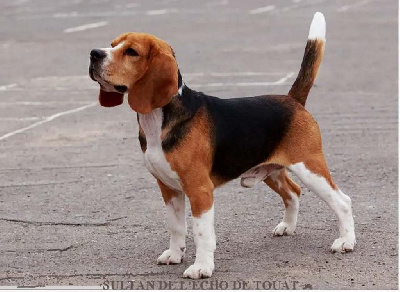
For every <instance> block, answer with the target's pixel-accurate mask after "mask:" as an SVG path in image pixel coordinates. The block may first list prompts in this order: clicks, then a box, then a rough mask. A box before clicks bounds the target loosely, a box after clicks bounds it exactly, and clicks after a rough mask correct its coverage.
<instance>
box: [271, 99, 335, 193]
mask: <svg viewBox="0 0 400 292" xmlns="http://www.w3.org/2000/svg"><path fill="white" fill-rule="evenodd" d="M299 162H303V163H304V164H305V166H306V167H307V169H309V170H310V171H311V172H313V173H316V174H318V175H320V176H322V177H324V178H325V179H326V180H327V181H328V182H329V184H330V185H331V187H332V188H333V189H337V187H336V185H335V184H334V182H333V180H332V177H331V174H330V172H329V169H328V167H327V165H326V161H325V158H324V154H323V151H322V140H321V133H320V130H319V127H318V124H317V122H316V121H315V120H314V118H313V117H312V116H311V114H310V113H309V112H307V111H306V110H305V109H304V108H303V107H302V106H300V105H298V106H297V107H296V112H295V114H294V115H293V119H292V122H291V125H290V127H289V131H288V133H287V134H286V136H285V138H284V139H283V140H282V142H281V143H280V145H279V146H278V147H277V149H276V150H275V152H274V155H273V156H272V157H271V158H270V159H268V163H275V164H279V165H282V166H286V167H287V166H290V165H292V164H295V163H299Z"/></svg>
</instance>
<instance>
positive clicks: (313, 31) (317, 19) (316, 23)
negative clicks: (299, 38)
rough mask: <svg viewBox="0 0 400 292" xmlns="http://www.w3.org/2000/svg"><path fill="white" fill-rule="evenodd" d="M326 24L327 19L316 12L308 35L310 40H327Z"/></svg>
mask: <svg viewBox="0 0 400 292" xmlns="http://www.w3.org/2000/svg"><path fill="white" fill-rule="evenodd" d="M325 33H326V24H325V17H324V15H323V14H322V13H321V12H316V13H315V14H314V18H313V20H312V22H311V25H310V32H309V34H308V39H309V40H314V39H320V40H325Z"/></svg>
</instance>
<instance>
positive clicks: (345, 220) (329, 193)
mask: <svg viewBox="0 0 400 292" xmlns="http://www.w3.org/2000/svg"><path fill="white" fill-rule="evenodd" d="M288 169H289V170H291V171H292V172H293V173H294V174H296V176H297V177H298V178H299V179H300V180H301V181H302V182H303V183H304V184H305V185H306V186H307V187H308V188H309V189H310V190H312V191H313V192H314V193H316V194H317V195H319V196H320V197H321V199H323V200H324V201H325V203H326V204H327V205H328V206H329V207H331V209H332V210H333V211H334V212H335V214H336V216H337V217H338V219H339V233H340V237H339V238H338V239H336V240H335V241H334V242H333V244H332V247H331V251H332V252H342V253H344V252H348V251H352V250H353V248H354V245H355V243H356V237H355V234H354V219H353V215H352V211H351V200H350V198H349V197H348V196H346V195H345V194H344V193H343V192H342V191H341V190H340V189H339V188H338V187H337V186H336V185H335V184H334V182H333V181H332V177H331V175H330V172H329V170H328V167H327V166H326V162H325V159H324V157H323V155H322V153H321V154H320V155H319V156H316V157H313V158H311V159H308V160H306V161H304V162H300V163H296V164H293V165H291V166H289V167H288Z"/></svg>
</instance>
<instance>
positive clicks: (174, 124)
mask: <svg viewBox="0 0 400 292" xmlns="http://www.w3.org/2000/svg"><path fill="white" fill-rule="evenodd" d="M324 45H325V18H324V16H323V14H322V13H319V12H317V13H316V14H315V15H314V18H313V21H312V23H311V26H310V32H309V36H308V40H307V45H306V48H305V53H304V57H303V61H302V64H301V69H300V71H299V74H298V76H297V79H296V80H295V82H294V84H293V85H292V87H291V89H290V91H289V93H288V94H286V95H263V96H255V97H242V98H233V99H220V98H218V97H214V96H209V95H206V94H204V93H202V92H198V91H194V90H192V89H190V88H189V87H188V86H186V85H185V83H183V81H182V76H181V74H180V71H179V69H178V65H177V62H176V59H175V55H174V52H173V50H172V48H171V47H170V46H169V45H168V44H167V43H166V42H165V41H163V40H161V39H159V38H157V37H155V36H153V35H150V34H145V33H125V34H122V35H120V36H118V37H117V38H116V39H114V40H113V41H112V43H111V48H105V49H94V50H92V51H91V53H90V61H91V62H90V68H89V74H90V77H91V78H92V79H93V80H94V81H96V82H98V83H99V84H100V95H99V101H100V104H101V105H102V106H105V107H114V106H117V105H120V104H122V102H123V97H124V94H127V95H128V103H129V105H130V107H131V108H132V109H133V110H134V111H135V112H137V118H138V123H139V141H140V146H141V148H142V151H143V157H144V162H145V164H146V167H147V169H148V170H149V171H150V173H151V174H152V175H153V176H154V177H155V178H156V179H157V183H158V185H159V187H160V190H161V194H162V197H163V199H164V202H165V206H166V213H167V223H168V228H169V230H170V235H171V238H170V244H169V248H168V249H167V250H166V251H164V252H163V253H162V254H161V255H160V257H159V258H158V259H157V263H158V264H167V265H168V264H178V263H180V262H181V261H182V257H183V255H184V253H185V249H186V244H185V237H186V219H185V199H186V197H187V198H188V200H189V202H190V208H191V211H192V214H193V233H194V241H195V244H196V260H195V262H194V264H193V265H191V266H190V267H188V268H187V269H186V271H185V272H184V273H183V276H184V277H189V278H192V279H199V278H204V277H210V276H211V275H212V272H213V270H214V251H215V248H216V239H215V233H214V198H213V191H214V189H215V188H217V187H219V186H221V185H223V184H224V183H226V182H228V181H230V180H233V179H236V178H238V177H240V178H241V185H242V186H243V187H249V188H250V187H253V186H254V185H255V184H256V183H258V182H260V181H263V182H265V183H266V184H267V185H268V186H269V187H270V188H271V189H273V190H274V191H275V192H277V193H278V194H279V195H280V196H281V197H282V200H283V203H284V205H285V214H284V217H283V220H282V222H280V223H279V224H278V225H277V226H276V227H275V229H274V230H273V235H275V236H282V235H292V234H293V233H294V231H295V228H296V223H297V214H298V210H299V198H300V187H299V185H298V184H296V183H295V182H294V181H293V180H292V179H291V178H290V176H289V175H288V171H289V172H292V173H294V174H295V175H296V176H297V177H298V178H299V179H300V180H301V181H302V182H303V183H304V185H305V186H307V187H308V188H309V189H310V190H312V191H313V192H315V193H317V194H318V195H319V196H320V197H321V198H322V199H323V200H324V201H325V202H326V203H327V204H328V205H329V207H331V208H332V209H333V211H334V212H335V213H336V215H337V217H338V219H339V233H340V237H339V238H338V239H336V240H335V241H334V242H333V245H332V247H331V250H332V252H343V253H344V252H348V251H352V250H353V248H354V245H355V243H356V239H355V234H354V221H353V216H352V210H351V200H350V198H349V197H348V196H347V195H345V194H344V193H343V192H342V191H341V190H340V189H339V187H338V186H337V185H336V184H335V183H334V182H333V180H332V177H331V175H330V172H329V170H328V167H327V164H326V162H325V159H324V155H323V151H322V143H321V134H320V131H319V128H318V125H317V123H316V121H315V120H314V119H313V117H312V116H311V114H310V113H309V112H307V110H306V109H305V108H304V106H305V103H306V100H307V96H308V93H309V91H310V89H311V87H312V86H313V83H314V79H315V78H316V75H317V72H318V68H319V66H320V63H321V60H322V55H323V50H324Z"/></svg>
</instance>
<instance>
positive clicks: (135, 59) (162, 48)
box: [89, 33, 178, 113]
mask: <svg viewBox="0 0 400 292" xmlns="http://www.w3.org/2000/svg"><path fill="white" fill-rule="evenodd" d="M89 75H90V77H91V78H92V79H93V80H94V81H97V82H98V83H99V84H100V95H99V101H100V104H101V105H102V106H106V107H112V106H117V105H120V104H122V102H123V97H124V94H125V93H128V102H129V105H130V106H131V108H132V109H133V110H134V111H136V112H139V113H149V112H150V111H151V110H153V109H154V108H157V107H163V106H164V105H166V104H167V103H168V102H169V101H170V100H171V98H172V96H173V95H174V94H176V93H177V91H178V66H177V64H176V60H175V57H174V53H173V51H172V49H171V47H170V46H169V45H168V44H167V43H166V42H164V41H163V40H161V39H158V38H157V37H155V36H153V35H149V34H144V33H125V34H122V35H120V36H119V37H117V38H116V39H114V40H113V41H112V43H111V48H106V49H94V50H92V51H91V52H90V66H89Z"/></svg>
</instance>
